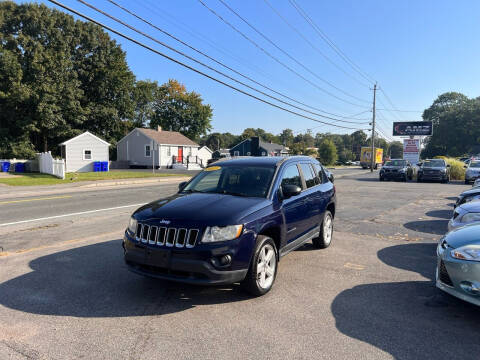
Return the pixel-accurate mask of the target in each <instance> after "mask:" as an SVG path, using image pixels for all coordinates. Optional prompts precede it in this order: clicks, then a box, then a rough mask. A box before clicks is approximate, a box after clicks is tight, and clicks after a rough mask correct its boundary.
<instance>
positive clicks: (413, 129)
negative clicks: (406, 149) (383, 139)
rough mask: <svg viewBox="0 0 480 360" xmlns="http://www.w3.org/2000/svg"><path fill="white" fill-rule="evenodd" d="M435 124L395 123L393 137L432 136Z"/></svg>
mask: <svg viewBox="0 0 480 360" xmlns="http://www.w3.org/2000/svg"><path fill="white" fill-rule="evenodd" d="M432 133H433V124H432V122H431V121H408V122H394V123H393V136H431V135H432Z"/></svg>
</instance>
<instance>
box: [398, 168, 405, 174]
mask: <svg viewBox="0 0 480 360" xmlns="http://www.w3.org/2000/svg"><path fill="white" fill-rule="evenodd" d="M398 171H400V172H402V173H404V172H405V171H407V170H406V169H405V168H402V169H400V170H398Z"/></svg>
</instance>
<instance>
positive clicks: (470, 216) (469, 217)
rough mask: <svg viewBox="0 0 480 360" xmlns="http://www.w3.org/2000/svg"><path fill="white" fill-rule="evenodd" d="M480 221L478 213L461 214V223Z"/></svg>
mask: <svg viewBox="0 0 480 360" xmlns="http://www.w3.org/2000/svg"><path fill="white" fill-rule="evenodd" d="M473 221H480V213H468V214H465V215H463V216H462V223H469V222H473Z"/></svg>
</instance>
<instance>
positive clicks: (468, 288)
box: [460, 281, 480, 295]
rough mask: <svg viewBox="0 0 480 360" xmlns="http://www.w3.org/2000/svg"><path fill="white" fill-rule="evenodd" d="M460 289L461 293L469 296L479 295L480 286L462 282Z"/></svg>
mask: <svg viewBox="0 0 480 360" xmlns="http://www.w3.org/2000/svg"><path fill="white" fill-rule="evenodd" d="M460 287H461V288H462V290H463V291H465V292H466V293H468V294H470V295H480V285H479V284H474V283H471V282H470V281H462V282H461V283H460Z"/></svg>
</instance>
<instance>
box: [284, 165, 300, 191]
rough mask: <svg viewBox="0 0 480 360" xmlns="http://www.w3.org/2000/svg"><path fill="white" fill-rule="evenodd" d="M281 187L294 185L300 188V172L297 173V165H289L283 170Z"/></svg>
mask: <svg viewBox="0 0 480 360" xmlns="http://www.w3.org/2000/svg"><path fill="white" fill-rule="evenodd" d="M281 185H282V186H283V185H296V186H298V187H300V188H302V179H301V178H300V172H299V171H298V168H297V165H290V166H289V167H287V168H286V169H285V171H284V172H283V176H282V184H281Z"/></svg>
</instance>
